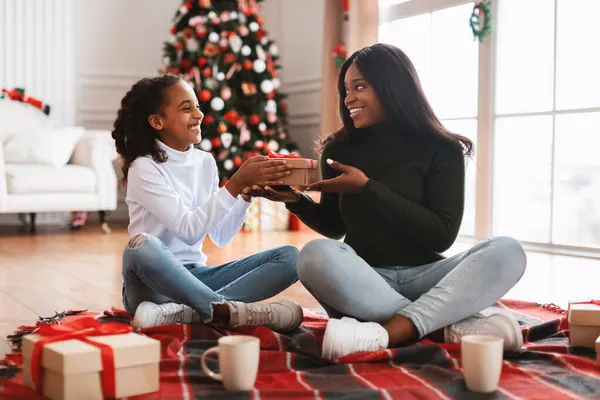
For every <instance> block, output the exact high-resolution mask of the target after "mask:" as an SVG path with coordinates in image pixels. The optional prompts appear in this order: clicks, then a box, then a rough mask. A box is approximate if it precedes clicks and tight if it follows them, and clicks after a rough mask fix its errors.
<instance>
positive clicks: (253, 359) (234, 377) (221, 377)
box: [200, 335, 260, 391]
mask: <svg viewBox="0 0 600 400" xmlns="http://www.w3.org/2000/svg"><path fill="white" fill-rule="evenodd" d="M218 343H219V345H218V346H215V347H212V348H210V349H208V350H206V351H205V352H204V354H202V359H201V360H200V361H201V364H202V370H203V371H204V373H205V374H206V375H208V376H209V377H210V378H212V379H215V380H218V381H222V382H223V385H224V386H225V389H227V390H239V391H247V390H250V389H252V388H253V387H254V383H255V382H256V374H257V373H258V360H259V357H260V340H259V339H258V338H256V337H253V336H243V335H239V336H223V337H222V338H220V339H219V341H218ZM213 353H216V354H218V355H219V366H220V369H221V373H220V374H217V373H215V372H213V371H211V370H210V369H209V368H208V367H207V366H206V357H207V356H209V355H210V354H213Z"/></svg>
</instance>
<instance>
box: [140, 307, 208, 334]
mask: <svg viewBox="0 0 600 400" xmlns="http://www.w3.org/2000/svg"><path fill="white" fill-rule="evenodd" d="M195 322H200V316H199V315H198V313H196V312H195V311H194V310H193V309H192V308H190V307H188V306H186V305H184V304H178V303H164V304H154V303H151V302H149V301H143V302H141V303H140V305H139V306H138V308H137V310H135V315H134V317H133V327H134V328H150V327H152V326H161V325H173V324H180V323H181V324H191V323H195Z"/></svg>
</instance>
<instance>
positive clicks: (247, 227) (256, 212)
mask: <svg viewBox="0 0 600 400" xmlns="http://www.w3.org/2000/svg"><path fill="white" fill-rule="evenodd" d="M256 200H257V199H256V198H253V199H252V203H251V204H250V207H249V208H248V214H247V215H246V220H245V221H244V227H243V230H244V232H258V230H259V228H260V204H259V203H258V201H256Z"/></svg>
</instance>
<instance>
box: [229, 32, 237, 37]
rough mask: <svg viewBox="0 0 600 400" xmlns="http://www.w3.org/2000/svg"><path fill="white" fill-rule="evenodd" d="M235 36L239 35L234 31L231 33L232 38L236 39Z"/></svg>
mask: <svg viewBox="0 0 600 400" xmlns="http://www.w3.org/2000/svg"><path fill="white" fill-rule="evenodd" d="M235 36H237V33H235V32H234V31H231V32H229V37H230V38H232V37H235Z"/></svg>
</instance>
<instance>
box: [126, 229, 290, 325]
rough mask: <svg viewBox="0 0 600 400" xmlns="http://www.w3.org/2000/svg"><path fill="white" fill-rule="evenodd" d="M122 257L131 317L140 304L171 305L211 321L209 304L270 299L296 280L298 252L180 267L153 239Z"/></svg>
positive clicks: (274, 251) (276, 251) (128, 248)
mask: <svg viewBox="0 0 600 400" xmlns="http://www.w3.org/2000/svg"><path fill="white" fill-rule="evenodd" d="M144 235H145V237H146V238H147V240H146V241H144V242H143V243H142V244H141V245H139V246H131V243H132V241H133V239H132V241H130V242H129V243H128V244H127V246H125V251H124V252H123V305H124V306H125V309H126V310H127V312H129V313H131V314H133V313H135V310H136V309H137V307H138V305H139V304H140V303H141V302H143V301H150V302H153V303H156V304H161V303H168V302H175V303H181V304H185V305H187V306H189V307H191V308H193V309H194V310H195V311H196V312H197V313H198V315H199V316H200V319H201V320H202V321H204V322H210V321H212V318H213V305H214V304H220V303H223V302H224V301H227V300H232V301H242V302H248V303H249V302H255V301H261V300H265V299H268V298H270V297H273V296H275V295H277V294H279V293H280V292H282V291H283V290H285V289H286V288H288V287H289V286H291V285H292V284H294V282H296V281H297V280H298V275H297V273H296V257H297V256H298V249H296V248H295V247H292V246H283V247H278V248H275V249H272V250H268V251H264V252H261V253H257V254H254V255H252V256H250V257H247V258H244V259H242V260H238V261H232V262H229V263H227V264H223V265H220V266H218V267H208V266H203V265H197V264H185V265H183V264H181V263H180V262H179V261H178V260H177V259H176V258H175V256H174V255H173V254H172V253H171V252H170V251H169V249H168V248H167V247H166V246H165V245H164V244H163V243H162V242H161V241H160V240H159V239H158V238H156V237H155V236H152V235H149V234H144Z"/></svg>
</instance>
